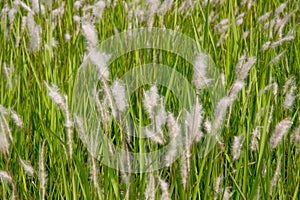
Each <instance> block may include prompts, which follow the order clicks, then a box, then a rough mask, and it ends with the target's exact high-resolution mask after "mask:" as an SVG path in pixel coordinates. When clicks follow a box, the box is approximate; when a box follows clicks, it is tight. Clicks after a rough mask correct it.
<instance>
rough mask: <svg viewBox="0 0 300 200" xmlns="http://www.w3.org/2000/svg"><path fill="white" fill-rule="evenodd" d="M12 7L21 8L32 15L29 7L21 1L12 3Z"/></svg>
mask: <svg viewBox="0 0 300 200" xmlns="http://www.w3.org/2000/svg"><path fill="white" fill-rule="evenodd" d="M14 6H21V7H22V8H24V9H25V10H26V11H27V12H28V13H31V14H32V15H34V14H35V13H34V11H33V10H31V8H30V7H29V6H27V5H26V4H25V3H24V2H23V1H20V0H15V1H14Z"/></svg>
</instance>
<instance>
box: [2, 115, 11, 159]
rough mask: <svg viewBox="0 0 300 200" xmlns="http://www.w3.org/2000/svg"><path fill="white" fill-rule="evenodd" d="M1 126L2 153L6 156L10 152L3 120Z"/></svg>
mask: <svg viewBox="0 0 300 200" xmlns="http://www.w3.org/2000/svg"><path fill="white" fill-rule="evenodd" d="M0 125H1V130H0V151H1V153H2V154H3V155H6V154H8V152H9V141H8V139H7V137H6V133H5V132H4V125H3V122H2V119H0Z"/></svg>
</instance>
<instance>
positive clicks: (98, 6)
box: [93, 0, 106, 20]
mask: <svg viewBox="0 0 300 200" xmlns="http://www.w3.org/2000/svg"><path fill="white" fill-rule="evenodd" d="M105 6H106V5H105V2H104V1H101V0H100V1H98V2H96V3H95V4H94V6H93V15H94V16H96V19H97V20H100V19H101V18H102V15H103V12H104V9H105Z"/></svg>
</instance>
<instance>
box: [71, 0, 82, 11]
mask: <svg viewBox="0 0 300 200" xmlns="http://www.w3.org/2000/svg"><path fill="white" fill-rule="evenodd" d="M82 3H83V1H82V0H80V1H75V2H74V4H73V5H74V7H75V9H76V10H77V11H78V10H79V9H80V8H81V7H82Z"/></svg>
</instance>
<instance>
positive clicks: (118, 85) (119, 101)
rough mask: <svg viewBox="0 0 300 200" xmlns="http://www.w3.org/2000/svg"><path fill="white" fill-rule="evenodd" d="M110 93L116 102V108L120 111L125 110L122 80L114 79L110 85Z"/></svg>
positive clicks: (124, 93) (126, 104) (124, 92)
mask: <svg viewBox="0 0 300 200" xmlns="http://www.w3.org/2000/svg"><path fill="white" fill-rule="evenodd" d="M111 90H112V95H113V97H114V100H115V102H116V106H117V109H118V110H119V111H121V112H122V113H123V112H125V111H126V108H127V107H128V102H127V98H126V91H125V85H124V83H123V81H122V80H119V79H117V80H115V81H114V82H113V85H112V86H111Z"/></svg>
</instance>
